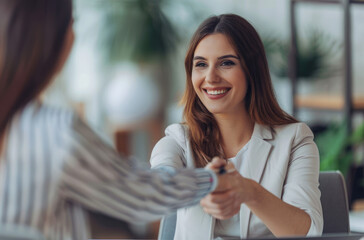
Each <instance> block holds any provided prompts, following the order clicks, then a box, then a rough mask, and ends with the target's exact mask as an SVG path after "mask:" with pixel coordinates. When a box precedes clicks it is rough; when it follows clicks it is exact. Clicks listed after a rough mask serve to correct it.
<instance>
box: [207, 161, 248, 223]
mask: <svg viewBox="0 0 364 240" xmlns="http://www.w3.org/2000/svg"><path fill="white" fill-rule="evenodd" d="M205 168H207V169H210V170H212V171H214V172H215V173H216V175H217V177H218V184H217V187H216V189H215V190H214V191H213V192H211V193H210V194H208V195H207V196H205V197H204V198H203V199H202V200H201V201H200V204H201V206H202V208H203V210H204V211H205V212H206V213H208V214H210V215H212V216H213V217H215V218H217V219H228V218H231V217H232V216H234V215H235V214H237V213H238V212H239V210H240V205H241V204H242V203H245V202H246V201H248V200H249V199H250V198H251V195H252V194H251V191H250V189H251V185H252V184H250V183H251V181H252V180H250V179H247V178H244V177H243V176H241V175H240V174H239V172H238V171H237V170H236V169H235V167H234V165H233V164H232V163H231V162H228V161H226V160H224V159H222V158H220V157H214V158H213V159H212V161H211V162H210V163H209V164H208V165H206V167H205Z"/></svg>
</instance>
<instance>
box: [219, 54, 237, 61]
mask: <svg viewBox="0 0 364 240" xmlns="http://www.w3.org/2000/svg"><path fill="white" fill-rule="evenodd" d="M224 58H236V59H240V58H239V57H238V56H235V55H231V54H229V55H224V56H221V57H218V58H217V59H219V60H221V59H224Z"/></svg>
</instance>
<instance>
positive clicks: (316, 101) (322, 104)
mask: <svg viewBox="0 0 364 240" xmlns="http://www.w3.org/2000/svg"><path fill="white" fill-rule="evenodd" d="M295 104H296V106H297V107H300V108H311V109H328V110H337V111H339V110H342V109H344V105H345V101H344V97H341V96H333V95H322V94H320V95H305V96H302V95H301V96H296V97H295ZM353 109H354V110H364V96H358V97H354V98H353Z"/></svg>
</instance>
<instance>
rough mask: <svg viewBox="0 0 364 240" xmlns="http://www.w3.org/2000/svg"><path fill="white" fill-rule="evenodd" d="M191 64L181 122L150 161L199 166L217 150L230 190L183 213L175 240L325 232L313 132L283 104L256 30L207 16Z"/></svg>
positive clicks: (230, 17)
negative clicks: (227, 172)
mask: <svg viewBox="0 0 364 240" xmlns="http://www.w3.org/2000/svg"><path fill="white" fill-rule="evenodd" d="M185 69H186V74H187V78H186V80H187V82H186V90H185V94H184V98H183V103H184V106H185V109H184V119H185V122H184V123H182V124H173V125H171V126H169V127H168V128H167V129H166V136H165V137H164V138H162V139H161V140H160V141H159V142H158V143H157V145H156V146H155V148H154V149H153V152H152V157H151V165H152V167H153V168H164V169H165V168H166V167H169V168H170V169H181V168H186V167H187V168H191V167H203V166H206V165H207V164H208V163H209V162H211V159H212V157H214V156H219V157H222V158H224V159H227V161H228V162H229V164H228V168H230V170H232V171H233V173H231V175H232V177H231V179H230V184H231V185H232V188H231V189H230V190H229V191H226V192H220V193H217V192H216V193H211V194H209V195H208V196H206V197H205V198H204V199H203V200H202V201H201V205H198V206H193V207H189V208H186V209H181V210H179V211H178V214H177V226H176V232H175V239H212V238H218V237H240V238H253V237H271V236H273V235H274V236H276V237H284V236H292V235H296V236H297V235H299V236H305V235H320V234H321V233H322V228H323V219H322V209H321V202H320V190H319V188H318V185H319V183H318V177H319V154H318V150H317V147H316V144H315V143H314V141H313V134H312V132H311V130H310V129H309V127H308V126H307V125H306V124H304V123H300V122H298V121H297V120H296V119H294V118H293V117H292V116H290V115H288V114H287V113H285V112H284V111H283V110H282V109H281V108H280V107H279V105H278V103H277V101H276V98H275V96H274V92H273V87H272V83H271V79H270V75H269V70H268V65H267V60H266V57H265V52H264V47H263V44H262V42H261V40H260V38H259V35H258V33H257V32H256V31H255V29H254V28H253V26H252V25H251V24H249V23H248V22H247V21H246V20H245V19H244V18H242V17H240V16H238V15H234V14H223V15H220V16H213V17H210V18H208V19H206V20H205V21H204V22H203V23H202V24H201V25H200V26H199V28H198V29H197V30H196V32H195V34H194V36H193V37H192V40H191V42H190V46H189V48H188V50H187V55H186V58H185Z"/></svg>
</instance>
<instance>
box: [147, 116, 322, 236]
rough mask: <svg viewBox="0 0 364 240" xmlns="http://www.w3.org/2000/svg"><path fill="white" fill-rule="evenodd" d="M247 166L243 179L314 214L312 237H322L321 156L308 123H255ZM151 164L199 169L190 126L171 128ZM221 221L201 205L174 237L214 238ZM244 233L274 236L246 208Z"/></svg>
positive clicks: (180, 219) (182, 213)
mask: <svg viewBox="0 0 364 240" xmlns="http://www.w3.org/2000/svg"><path fill="white" fill-rule="evenodd" d="M236 158H240V156H239V155H237V156H236ZM239 161H240V160H239ZM241 162H242V166H241V168H240V174H241V175H242V176H244V177H246V178H249V179H252V180H254V181H256V182H257V183H259V184H260V185H261V186H262V187H264V188H265V189H267V191H269V192H271V193H272V194H274V195H275V196H277V197H278V198H280V199H282V200H283V201H284V202H286V203H288V204H291V205H293V206H295V207H297V208H299V209H302V210H304V211H305V212H306V213H307V214H308V215H309V216H310V218H311V226H310V229H309V231H308V234H307V235H308V236H312V235H321V234H322V229H323V218H322V207H321V201H320V195H321V193H320V190H319V188H318V185H319V182H318V178H319V169H320V160H319V153H318V149H317V146H316V144H315V142H314V141H313V134H312V132H311V130H310V128H309V127H308V126H307V125H306V124H304V123H292V124H286V125H280V126H274V127H269V126H265V125H260V124H257V123H255V125H254V131H253V134H252V137H251V139H250V141H249V148H248V149H247V150H246V157H245V159H244V161H241ZM151 166H152V168H160V167H165V166H169V167H171V168H175V169H179V168H194V167H195V164H194V158H193V154H192V149H191V146H190V141H189V133H188V127H187V126H186V125H183V124H173V125H171V126H169V127H168V128H167V129H166V136H165V137H163V138H162V139H161V140H160V141H159V142H158V143H157V144H156V146H155V147H154V149H153V152H152V156H151ZM215 220H216V219H214V218H213V217H212V216H211V215H209V214H207V213H205V212H204V211H203V209H202V207H201V206H200V205H199V204H197V205H195V206H193V207H188V208H184V209H180V210H178V212H177V223H176V231H175V236H174V239H175V240H180V239H183V240H194V239H196V240H200V239H204V240H205V239H206V240H208V239H213V238H214V229H215V226H216V224H215V223H216V221H215ZM239 234H240V238H262V237H273V234H272V232H271V231H270V230H269V229H268V228H267V226H265V224H264V223H263V222H262V221H261V220H260V219H259V218H258V217H257V216H255V215H254V214H253V213H252V212H251V211H250V209H249V208H248V207H247V206H246V205H245V204H242V205H241V206H240V212H239Z"/></svg>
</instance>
